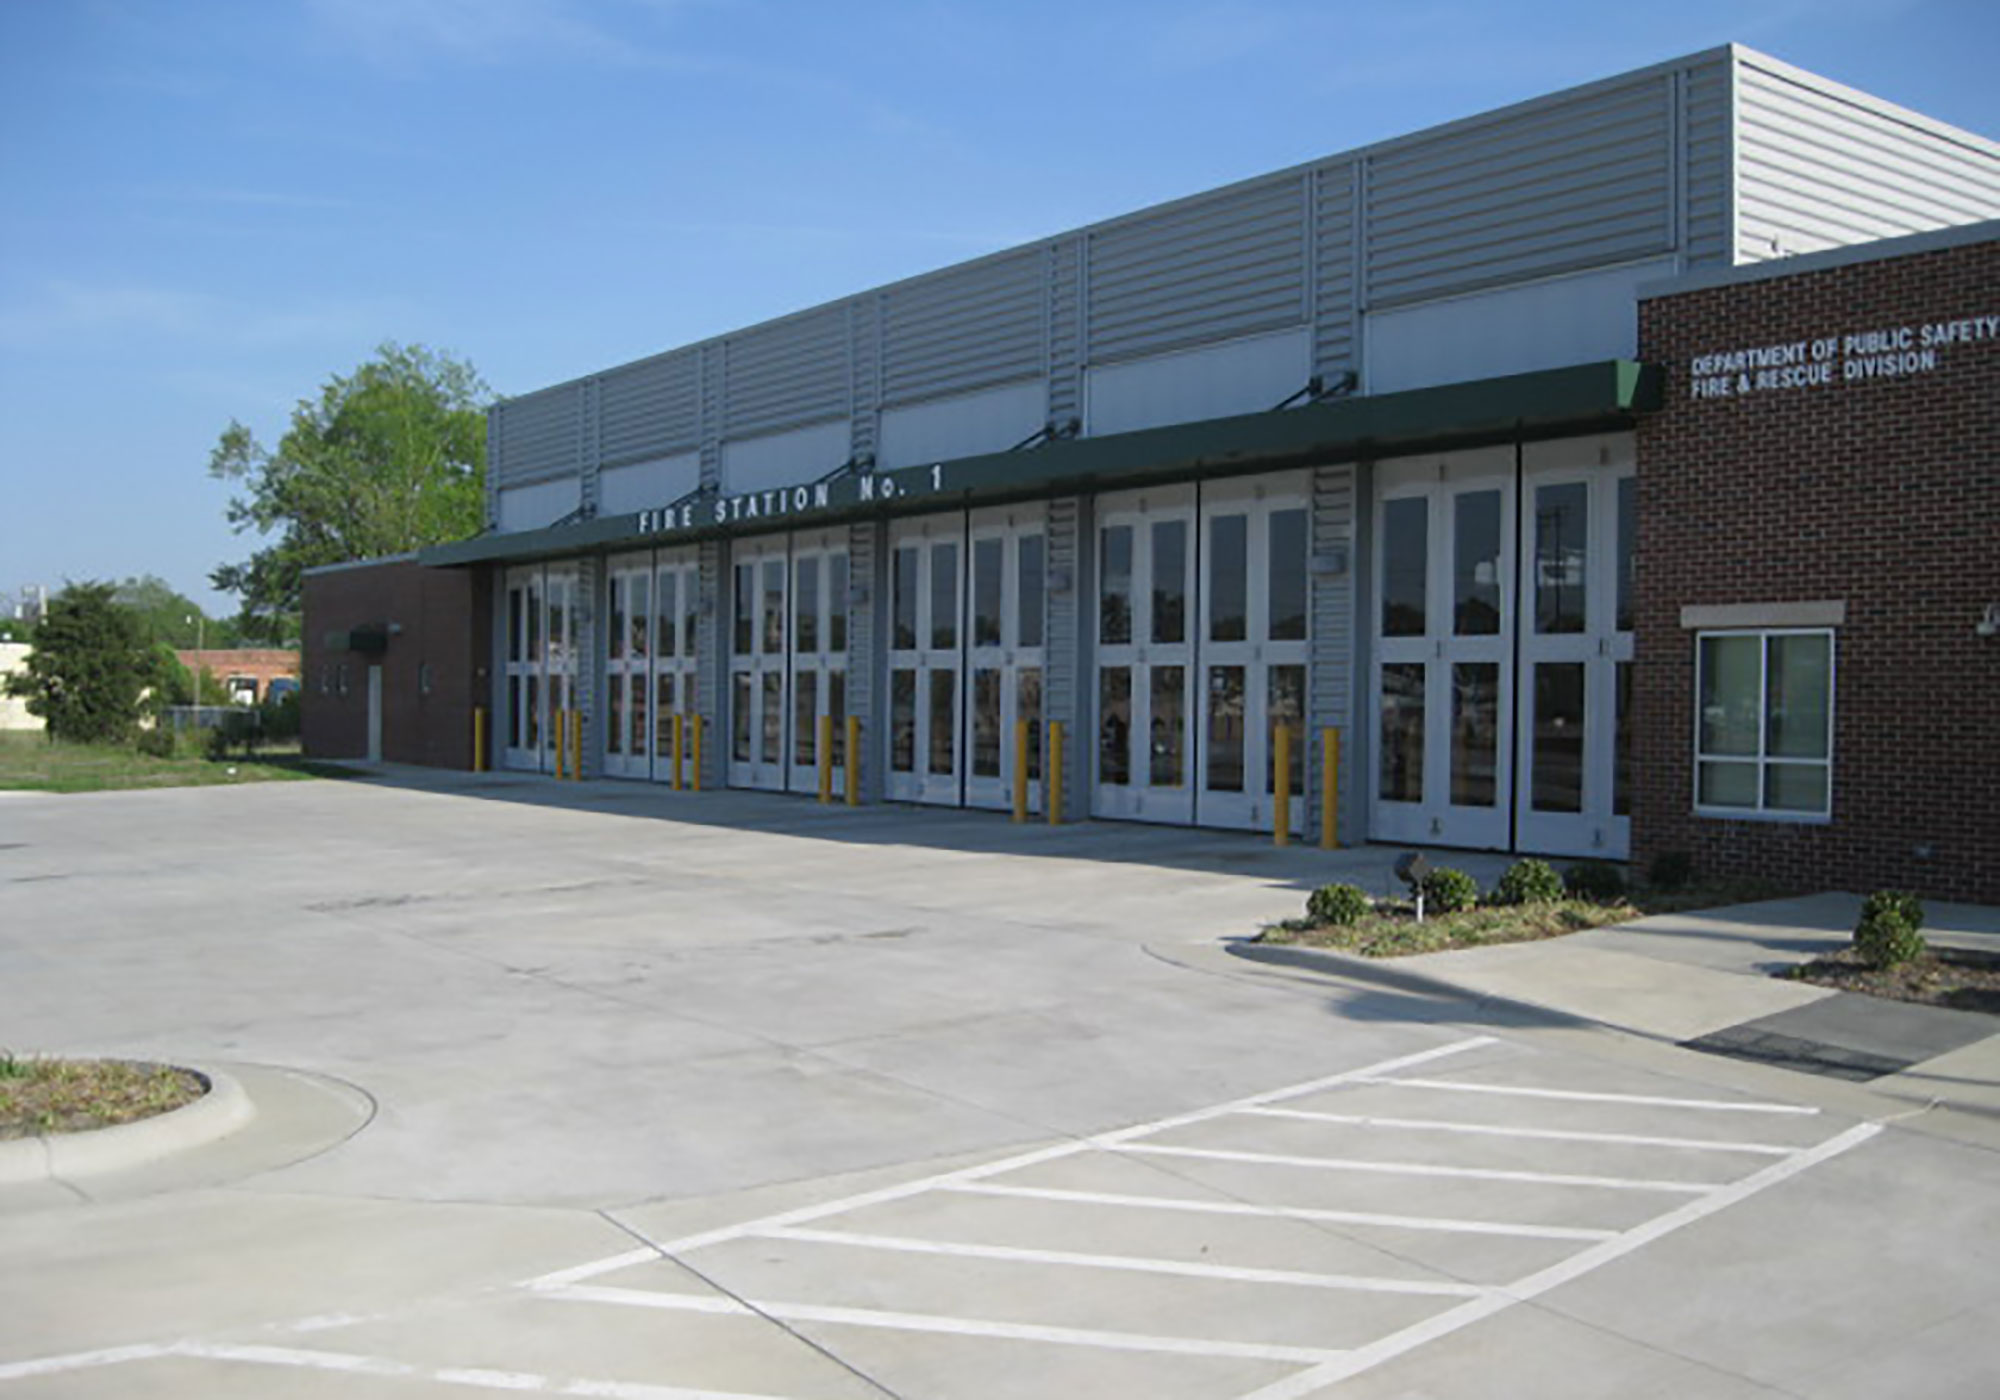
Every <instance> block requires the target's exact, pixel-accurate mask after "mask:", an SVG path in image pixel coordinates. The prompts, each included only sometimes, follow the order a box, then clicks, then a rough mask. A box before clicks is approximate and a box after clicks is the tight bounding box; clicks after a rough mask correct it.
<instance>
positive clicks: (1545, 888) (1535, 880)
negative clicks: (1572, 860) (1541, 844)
mask: <svg viewBox="0 0 2000 1400" xmlns="http://www.w3.org/2000/svg"><path fill="white" fill-rule="evenodd" d="M1562 895H1563V882H1562V877H1561V876H1560V875H1558V874H1556V869H1555V867H1554V866H1553V865H1550V864H1549V863H1548V862H1547V861H1545V860H1536V859H1535V858H1534V857H1532V856H1530V857H1529V858H1528V859H1526V860H1517V861H1515V862H1514V863H1513V864H1512V865H1510V866H1508V867H1507V873H1506V874H1504V875H1502V876H1501V877H1500V883H1499V884H1498V885H1496V886H1494V888H1493V902H1494V903H1495V904H1547V903H1549V902H1550V901H1552V900H1557V899H1561V898H1562Z"/></svg>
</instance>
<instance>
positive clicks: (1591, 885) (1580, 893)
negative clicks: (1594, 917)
mask: <svg viewBox="0 0 2000 1400" xmlns="http://www.w3.org/2000/svg"><path fill="white" fill-rule="evenodd" d="M1563 883H1564V885H1565V886H1566V887H1567V888H1568V890H1569V892H1570V895H1571V896H1572V897H1573V898H1576V899H1588V900H1592V901H1594V902H1596V903H1598V904H1609V903H1610V902H1611V901H1612V900H1614V899H1623V898H1624V897H1625V876H1624V875H1623V874H1621V873H1620V872H1619V869H1618V867H1617V866H1615V865H1610V864H1607V863H1606V862H1604V861H1601V860H1586V861H1583V862H1581V863H1580V864H1577V865H1572V866H1571V867H1570V868H1569V872H1568V874H1566V875H1565V876H1564V877H1563Z"/></svg>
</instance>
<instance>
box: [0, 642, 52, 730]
mask: <svg viewBox="0 0 2000 1400" xmlns="http://www.w3.org/2000/svg"><path fill="white" fill-rule="evenodd" d="M33 650H34V648H33V647H32V646H29V645H28V644H27V643H26V642H0V683H4V681H5V679H6V677H8V676H11V675H14V674H15V673H16V672H18V671H24V670H26V669H27V666H28V653H29V652H31V651H33ZM47 727H48V725H47V724H46V723H45V722H44V721H43V719H42V717H41V716H40V715H31V714H29V713H28V702H27V701H26V700H25V699H16V698H14V697H13V696H11V695H9V694H7V692H6V689H5V686H4V684H0V729H35V730H40V729H46V728H47Z"/></svg>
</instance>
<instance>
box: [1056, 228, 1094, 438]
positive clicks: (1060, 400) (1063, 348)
mask: <svg viewBox="0 0 2000 1400" xmlns="http://www.w3.org/2000/svg"><path fill="white" fill-rule="evenodd" d="M1084 257H1085V251H1084V240H1083V239H1082V238H1081V237H1072V238H1065V239H1063V240H1062V241H1061V242H1059V243H1056V244H1053V245H1051V246H1050V248H1049V252H1048V267H1047V274H1046V275H1047V279H1048V344H1049V350H1048V377H1049V421H1050V422H1053V423H1061V422H1066V421H1068V420H1070V419H1072V418H1080V417H1081V416H1082V414H1083V282H1084V278H1083V261H1084Z"/></svg>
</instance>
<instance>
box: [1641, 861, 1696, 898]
mask: <svg viewBox="0 0 2000 1400" xmlns="http://www.w3.org/2000/svg"><path fill="white" fill-rule="evenodd" d="M1693 878H1694V857H1693V856H1691V855H1689V854H1688V853H1687V852H1686V851H1661V852H1660V853H1659V854H1658V855H1656V856H1654V857H1653V863H1652V864H1651V865H1649V866H1647V867H1646V883H1647V884H1649V885H1651V886H1652V887H1653V888H1654V889H1656V890H1677V889H1679V888H1681V887H1682V886H1683V885H1685V884H1687V882H1688V881H1690V880H1692V879H1693Z"/></svg>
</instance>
